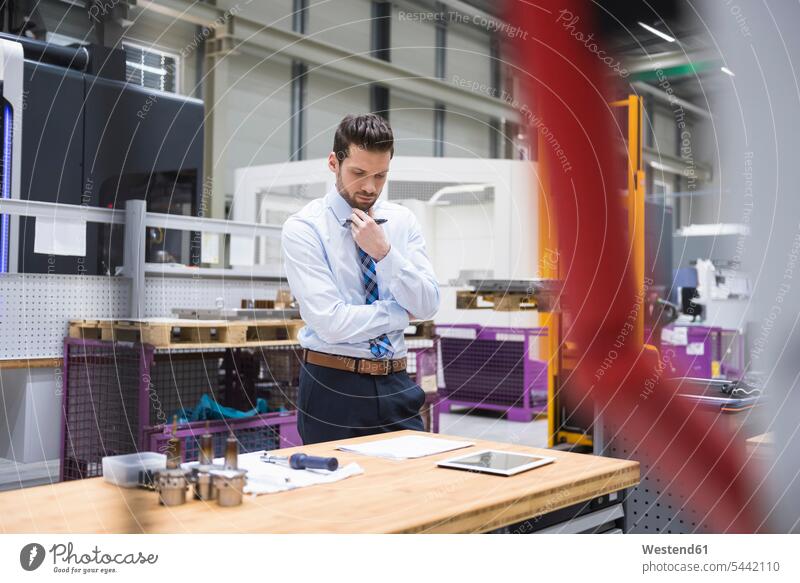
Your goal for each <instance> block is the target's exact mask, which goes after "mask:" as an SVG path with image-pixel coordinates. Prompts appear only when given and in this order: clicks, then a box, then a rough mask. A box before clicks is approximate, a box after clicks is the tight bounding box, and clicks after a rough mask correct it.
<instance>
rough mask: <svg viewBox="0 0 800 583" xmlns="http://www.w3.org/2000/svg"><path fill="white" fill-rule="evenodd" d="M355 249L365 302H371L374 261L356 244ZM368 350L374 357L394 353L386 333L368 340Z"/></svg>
mask: <svg viewBox="0 0 800 583" xmlns="http://www.w3.org/2000/svg"><path fill="white" fill-rule="evenodd" d="M356 249H358V259H359V264H360V265H361V276H362V279H363V280H364V292H365V293H366V296H367V304H371V303H372V302H374V301H375V300H377V299H378V276H377V274H376V271H375V261H373V260H372V257H370V256H369V255H367V253H366V252H365V251H364V250H363V249H361V247H358V246H356ZM369 350H370V352H372V355H373V356H374V357H375V358H392V355H393V354H394V348H392V343H391V342H390V341H389V337H388V336H387V335H386V334H381V335H380V336H378V337H377V338H373V339H372V340H370V341H369Z"/></svg>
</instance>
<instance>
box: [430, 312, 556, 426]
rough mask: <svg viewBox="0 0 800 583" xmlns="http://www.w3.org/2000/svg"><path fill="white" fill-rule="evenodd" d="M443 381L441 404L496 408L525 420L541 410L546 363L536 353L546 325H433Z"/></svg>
mask: <svg viewBox="0 0 800 583" xmlns="http://www.w3.org/2000/svg"><path fill="white" fill-rule="evenodd" d="M436 330H437V333H438V334H439V335H440V336H441V346H442V366H443V368H444V385H445V386H444V387H443V388H441V389H440V392H441V394H442V396H443V401H442V404H441V408H442V410H443V411H449V410H450V408H451V406H454V405H456V406H466V407H470V408H474V409H488V410H493V411H501V412H503V413H505V414H506V416H507V418H508V419H509V420H512V421H531V420H532V419H533V417H534V416H535V415H537V414H539V413H542V412H544V411H546V410H547V363H546V362H543V361H541V360H539V359H538V358H537V356H538V355H537V354H536V346H537V343H536V340H537V339H538V340H540V341H544V340H546V338H547V329H546V328H501V327H483V326H480V325H477V324H453V325H437V327H436Z"/></svg>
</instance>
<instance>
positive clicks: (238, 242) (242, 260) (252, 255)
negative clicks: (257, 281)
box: [230, 235, 256, 267]
mask: <svg viewBox="0 0 800 583" xmlns="http://www.w3.org/2000/svg"><path fill="white" fill-rule="evenodd" d="M230 257H231V265H238V266H241V267H252V266H253V265H255V263H256V241H255V239H254V238H253V237H244V236H241V235H231V254H230Z"/></svg>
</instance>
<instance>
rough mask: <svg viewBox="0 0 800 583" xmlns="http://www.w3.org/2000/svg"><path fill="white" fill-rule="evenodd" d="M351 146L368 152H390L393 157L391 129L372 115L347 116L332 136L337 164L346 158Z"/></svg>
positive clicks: (377, 116)
mask: <svg viewBox="0 0 800 583" xmlns="http://www.w3.org/2000/svg"><path fill="white" fill-rule="evenodd" d="M351 145H353V146H356V147H357V148H363V149H365V150H368V151H370V152H390V155H391V156H394V134H392V127H391V126H390V125H389V122H387V121H386V120H385V119H383V118H382V117H381V116H379V115H375V114H374V113H365V114H362V115H353V114H350V115H347V116H345V118H344V119H343V120H342V121H341V122H340V123H339V127H338V128H336V134H334V136H333V151H334V153H335V154H336V159H337V160H339V162H341V161H342V160H344V159H345V158H347V156H348V154H349V150H350V146H351Z"/></svg>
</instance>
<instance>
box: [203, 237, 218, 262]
mask: <svg viewBox="0 0 800 583" xmlns="http://www.w3.org/2000/svg"><path fill="white" fill-rule="evenodd" d="M200 262H201V263H219V234H218V233H203V239H202V243H201V245H200Z"/></svg>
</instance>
